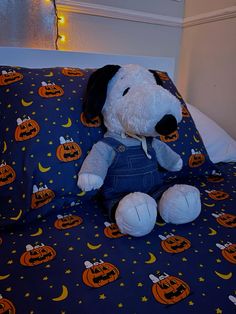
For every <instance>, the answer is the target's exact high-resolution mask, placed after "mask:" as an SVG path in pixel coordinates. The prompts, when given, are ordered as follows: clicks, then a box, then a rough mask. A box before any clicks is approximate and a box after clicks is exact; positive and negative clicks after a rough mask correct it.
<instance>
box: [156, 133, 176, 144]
mask: <svg viewBox="0 0 236 314" xmlns="http://www.w3.org/2000/svg"><path fill="white" fill-rule="evenodd" d="M178 138H179V132H178V131H177V130H176V131H174V132H172V133H170V134H168V135H161V136H160V140H161V141H162V142H166V143H170V142H175V141H177V140H178Z"/></svg>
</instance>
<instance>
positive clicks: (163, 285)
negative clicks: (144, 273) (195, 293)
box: [149, 273, 190, 304]
mask: <svg viewBox="0 0 236 314" xmlns="http://www.w3.org/2000/svg"><path fill="white" fill-rule="evenodd" d="M149 278H150V279H151V281H152V282H153V285H152V293H153V296H154V298H155V299H156V301H158V302H160V303H162V304H175V303H177V302H179V301H181V300H183V299H185V298H186V297H187V296H188V295H189V294H190V288H189V286H188V285H187V284H186V282H184V281H183V280H181V279H179V278H177V277H174V276H169V275H168V274H166V273H164V274H163V275H161V276H158V277H157V276H154V275H153V274H150V275H149Z"/></svg>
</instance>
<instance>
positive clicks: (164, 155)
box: [152, 138, 183, 171]
mask: <svg viewBox="0 0 236 314" xmlns="http://www.w3.org/2000/svg"><path fill="white" fill-rule="evenodd" d="M152 147H153V148H154V150H155V152H156V157H157V161H158V163H159V164H160V166H161V167H163V168H165V169H166V170H168V171H179V170H181V169H182V167H183V160H182V158H181V157H180V156H179V155H178V154H177V153H175V152H174V151H173V150H172V149H171V148H170V147H169V146H168V145H167V144H165V143H163V142H161V141H159V140H157V139H156V138H154V139H153V141H152Z"/></svg>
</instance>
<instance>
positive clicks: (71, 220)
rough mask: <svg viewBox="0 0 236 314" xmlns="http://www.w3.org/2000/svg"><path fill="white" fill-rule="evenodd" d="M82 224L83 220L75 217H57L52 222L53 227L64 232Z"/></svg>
mask: <svg viewBox="0 0 236 314" xmlns="http://www.w3.org/2000/svg"><path fill="white" fill-rule="evenodd" d="M82 222H83V219H82V218H81V217H79V216H77V215H71V214H69V215H64V216H62V215H57V220H56V221H55V222H54V226H55V228H57V229H59V230H65V229H69V228H73V227H77V226H79V225H80V224H82Z"/></svg>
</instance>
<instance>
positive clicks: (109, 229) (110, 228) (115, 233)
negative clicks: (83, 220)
mask: <svg viewBox="0 0 236 314" xmlns="http://www.w3.org/2000/svg"><path fill="white" fill-rule="evenodd" d="M104 224H105V226H106V227H105V228H104V234H105V236H106V237H107V238H110V239H116V238H121V237H123V236H125V234H123V233H121V232H120V229H119V228H118V226H117V224H115V223H109V222H105V223H104Z"/></svg>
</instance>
